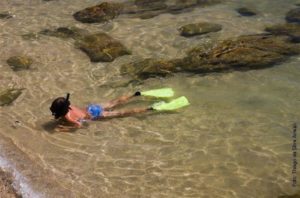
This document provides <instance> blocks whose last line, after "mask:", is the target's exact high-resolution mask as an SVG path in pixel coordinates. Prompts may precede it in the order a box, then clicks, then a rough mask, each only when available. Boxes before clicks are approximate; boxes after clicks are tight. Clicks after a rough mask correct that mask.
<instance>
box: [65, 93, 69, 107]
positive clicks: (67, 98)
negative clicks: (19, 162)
mask: <svg viewBox="0 0 300 198" xmlns="http://www.w3.org/2000/svg"><path fill="white" fill-rule="evenodd" d="M69 98H70V93H67V96H66V102H65V103H66V104H67V105H68V107H69V105H70V104H68V102H69Z"/></svg>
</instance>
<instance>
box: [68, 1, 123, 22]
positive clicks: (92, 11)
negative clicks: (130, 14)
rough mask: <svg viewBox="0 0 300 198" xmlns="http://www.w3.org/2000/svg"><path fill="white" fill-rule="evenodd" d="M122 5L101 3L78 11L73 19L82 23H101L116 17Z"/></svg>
mask: <svg viewBox="0 0 300 198" xmlns="http://www.w3.org/2000/svg"><path fill="white" fill-rule="evenodd" d="M122 9H123V4H121V3H113V2H103V3H101V4H99V5H96V6H92V7H88V8H85V9H83V10H80V11H78V12H76V13H75V14H73V16H74V18H75V19H76V20H78V21H81V22H83V23H103V22H107V21H109V20H112V19H114V18H115V17H117V16H118V15H119V14H120V12H121V10H122Z"/></svg>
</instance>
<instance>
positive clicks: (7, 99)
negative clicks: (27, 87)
mask: <svg viewBox="0 0 300 198" xmlns="http://www.w3.org/2000/svg"><path fill="white" fill-rule="evenodd" d="M22 90H23V89H7V90H5V91H2V92H0V106H5V105H10V104H11V103H12V102H13V101H14V100H16V99H17V98H18V97H19V96H20V95H21V94H22Z"/></svg>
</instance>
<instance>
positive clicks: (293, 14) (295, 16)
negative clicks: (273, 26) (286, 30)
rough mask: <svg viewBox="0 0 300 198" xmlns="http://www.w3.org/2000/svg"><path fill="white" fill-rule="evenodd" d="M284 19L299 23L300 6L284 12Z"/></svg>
mask: <svg viewBox="0 0 300 198" xmlns="http://www.w3.org/2000/svg"><path fill="white" fill-rule="evenodd" d="M285 19H286V20H287V22H296V23H300V8H295V9H292V10H290V11H288V13H286V17H285Z"/></svg>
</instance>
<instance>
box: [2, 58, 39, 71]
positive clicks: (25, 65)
mask: <svg viewBox="0 0 300 198" xmlns="http://www.w3.org/2000/svg"><path fill="white" fill-rule="evenodd" d="M6 62H7V64H8V65H9V66H11V68H12V69H13V70H14V71H19V70H26V69H29V68H30V65H31V64H32V63H33V60H32V59H31V58H30V57H27V56H12V57H10V58H9V59H7V61H6Z"/></svg>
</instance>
